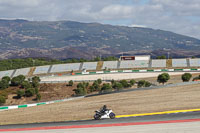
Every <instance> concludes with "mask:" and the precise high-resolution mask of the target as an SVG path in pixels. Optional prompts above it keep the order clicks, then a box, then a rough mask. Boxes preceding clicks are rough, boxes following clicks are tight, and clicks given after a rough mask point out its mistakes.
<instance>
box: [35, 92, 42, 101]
mask: <svg viewBox="0 0 200 133" xmlns="http://www.w3.org/2000/svg"><path fill="white" fill-rule="evenodd" d="M41 98H42V96H41V95H40V93H38V94H37V95H36V100H37V101H40V100H41Z"/></svg>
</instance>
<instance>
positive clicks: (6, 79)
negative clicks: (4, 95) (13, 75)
mask: <svg viewBox="0 0 200 133" xmlns="http://www.w3.org/2000/svg"><path fill="white" fill-rule="evenodd" d="M1 80H4V81H7V82H8V83H9V82H10V80H11V79H10V77H9V76H4V77H3V78H2V79H1Z"/></svg>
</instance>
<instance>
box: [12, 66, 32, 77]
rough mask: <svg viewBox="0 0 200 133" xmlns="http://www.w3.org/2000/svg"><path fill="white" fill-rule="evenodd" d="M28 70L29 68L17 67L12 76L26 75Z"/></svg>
mask: <svg viewBox="0 0 200 133" xmlns="http://www.w3.org/2000/svg"><path fill="white" fill-rule="evenodd" d="M29 71H30V68H22V69H17V70H16V71H15V73H14V74H13V77H16V76H19V75H24V76H27V75H28V73H29Z"/></svg>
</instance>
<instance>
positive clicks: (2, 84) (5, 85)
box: [0, 80, 9, 90]
mask: <svg viewBox="0 0 200 133" xmlns="http://www.w3.org/2000/svg"><path fill="white" fill-rule="evenodd" d="M8 87H9V83H8V82H7V81H6V80H1V81H0V90H4V89H6V88H8Z"/></svg>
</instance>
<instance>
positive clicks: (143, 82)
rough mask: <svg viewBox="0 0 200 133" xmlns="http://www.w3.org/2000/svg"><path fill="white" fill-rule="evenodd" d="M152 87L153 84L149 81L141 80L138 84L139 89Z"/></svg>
mask: <svg viewBox="0 0 200 133" xmlns="http://www.w3.org/2000/svg"><path fill="white" fill-rule="evenodd" d="M150 86H151V83H150V82H149V81H145V80H140V81H139V82H138V88H141V87H150Z"/></svg>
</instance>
